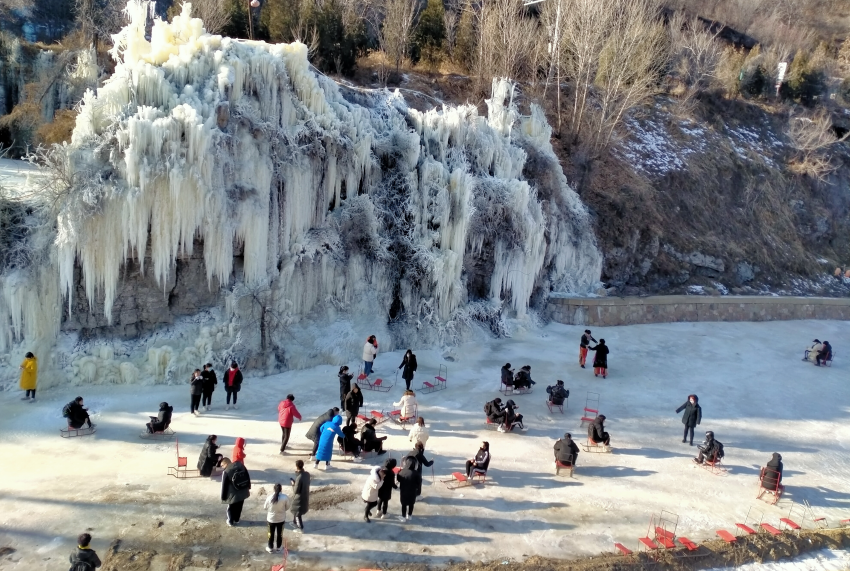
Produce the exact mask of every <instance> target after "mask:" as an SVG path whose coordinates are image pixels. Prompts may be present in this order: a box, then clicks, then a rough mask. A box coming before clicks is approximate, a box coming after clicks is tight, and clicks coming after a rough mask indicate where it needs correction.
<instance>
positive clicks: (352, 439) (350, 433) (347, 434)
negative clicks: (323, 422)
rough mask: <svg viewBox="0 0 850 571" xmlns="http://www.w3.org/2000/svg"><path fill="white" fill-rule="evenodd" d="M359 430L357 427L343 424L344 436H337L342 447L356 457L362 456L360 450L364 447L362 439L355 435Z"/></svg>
mask: <svg viewBox="0 0 850 571" xmlns="http://www.w3.org/2000/svg"><path fill="white" fill-rule="evenodd" d="M356 432H357V429H356V428H355V427H353V426H343V427H342V434H343V437H342V438H340V437H339V436H337V437H336V441H337V442H338V443H339V445H340V446H342V449H343V450H344V451H345V452H349V453H351V454H353V455H354V458H355V459H359V458H360V450H361V449H362V447H363V444H362V443H361V442H360V440H359V439H358V438H357V437H356V436H355V435H354V434H355V433H356Z"/></svg>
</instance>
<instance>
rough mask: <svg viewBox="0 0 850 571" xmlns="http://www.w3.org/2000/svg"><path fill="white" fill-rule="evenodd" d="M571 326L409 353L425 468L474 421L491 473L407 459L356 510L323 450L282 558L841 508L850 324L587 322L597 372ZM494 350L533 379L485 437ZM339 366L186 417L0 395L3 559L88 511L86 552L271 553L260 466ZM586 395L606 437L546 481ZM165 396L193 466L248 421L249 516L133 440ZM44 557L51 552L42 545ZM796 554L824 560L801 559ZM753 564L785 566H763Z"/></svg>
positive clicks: (382, 368) (516, 541)
mask: <svg viewBox="0 0 850 571" xmlns="http://www.w3.org/2000/svg"><path fill="white" fill-rule="evenodd" d="M583 329H584V327H583V326H565V325H558V324H552V325H549V326H547V327H545V328H542V329H537V328H525V329H515V330H513V331H512V337H511V338H510V339H498V340H490V341H487V342H476V343H468V344H464V345H461V346H460V347H459V348H458V350H457V351H456V352H455V357H454V358H455V361H454V362H448V363H446V362H445V361H444V360H443V359H442V358H441V355H440V354H439V353H438V352H436V351H433V350H422V351H419V350H417V351H416V352H417V357H418V361H419V370H418V372H417V374H416V378H415V379H414V382H413V386H414V387H416V388H418V387H419V386H420V385H421V384H422V381H424V380H430V379H431V378H433V376H434V375H436V374H437V369H438V366H439V365H440V364H446V365H448V383H447V384H448V388H447V389H446V390H445V391H441V392H437V393H432V394H418V395H417V399H418V402H419V410H420V414H421V415H422V416H423V417H424V418H425V419H426V423H427V424H428V427H429V431H430V434H431V437H430V439H429V441H428V450H427V452H426V455H427V457H428V458H431V457H432V456H433V457H434V458H435V459H436V461H435V465H434V474H435V476H436V478H437V480H439V478H440V477H446V476H447V475H448V474H450V473H451V472H453V471H457V470H460V469H462V468H463V462H464V460H465V459H466V458H469V457H470V456H471V455H472V454H473V453H474V452H475V450H476V449H477V447H478V445H479V443H480V441H481V440H482V439H486V440H488V441H489V442H490V444H491V450H492V454H493V460H492V463H491V471H490V474H489V478H488V479H489V480H490V481H491V482H492V484H490V485H487V486H484V487H478V488H469V489H465V490H457V491H454V492H452V491H449V490H446V489H445V488H444V487H443V486H442V485H440V484H439V482H438V483H437V485H434V484H433V483H432V481H431V472H430V470H427V469H426V472H425V475H426V484H425V486H424V490H423V498H422V499H421V500H420V501H419V502H417V504H416V513H415V515H414V519H413V520H412V522H411V523H409V524H400V523H398V522H397V521H396V520H394V519H393V520H390V521H378V520H376V521H374V522H373V523H372V524H368V525H367V524H365V523H364V522H363V521H362V509H363V504H362V502H361V501H360V499H359V497H357V495H359V491H360V489H361V488H362V484H363V480H364V479H365V477H366V474H367V473H368V471H369V467H370V466H371V465H372V464H374V463H375V461H374V460H370V461H365V462H363V463H362V464H350V463H344V462H339V461H337V460H335V461H334V463H333V465H334V469H333V470H332V471H330V472H327V473H326V472H324V471H323V470H313V469H312V468H308V470H309V471H311V472H312V474H313V477H314V487H319V486H324V485H328V484H334V485H340V486H343V487H345V489H347V490H350V491H351V492H352V494H355V496H353V497H354V499H352V500H351V501H347V502H345V503H342V504H340V505H338V506H336V507H334V508H333V509H329V510H321V511H311V512H310V513H309V514H308V516H307V517H305V518H304V520H305V527H306V528H307V532H306V533H305V535H303V536H300V537H296V536H293V535H292V534H291V531H286V532H285V535H286V536H287V539H288V541H289V542H290V544H289V545H290V549H291V550H292V554H293V556H294V557H297V558H298V559H299V560H300V561H302V562H303V563H304V564H305V565H310V566H311V568H314V567H315V568H322V569H330V568H335V567H345V568H360V567H370V568H371V566H372V565H374V563H375V562H387V563H391V564H392V563H401V562H405V563H427V564H433V565H438V564H442V563H446V562H447V561H448V560H449V559H455V560H460V559H465V560H481V559H486V560H499V561H501V560H504V559H523V558H524V557H525V556H533V555H541V556H548V557H569V558H572V557H581V556H586V555H595V554H597V553H600V552H606V553H610V552H613V543H614V542H615V541H617V542H621V543H623V544H625V545H626V546H628V547H631V548H636V547H637V538H638V537H641V536H643V534H645V533H646V526H647V523H648V521H649V517H650V514H652V513H657V512H658V511H659V510H661V509H666V510H669V511H672V512H674V513H677V514H678V515H679V516H680V520H679V521H680V523H679V528H678V533H680V534H681V535H684V536H686V537H689V538H690V539H692V540H695V541H700V540H705V539H712V538H714V537H715V530H717V529H727V530H732V529H734V523H735V522H736V521H741V520H742V518H743V517H744V516H745V514H746V512H747V509H748V508H749V507H750V506H754V507H755V508H757V509H759V510H762V511H763V512H764V516H765V521H767V522H770V523H772V524H774V525H778V520H779V518H780V517H785V516H786V515H787V514H788V510H789V506H790V504H789V503H788V502H790V501H791V500H793V501H795V502H798V503H802V501H803V500H807V501H808V502H809V503H810V504H811V505H812V507H813V509H814V511H815V513H816V514H817V515H819V516H824V517H827V518H828V520H829V521H830V522H831V523H832V525H834V524H835V523H836V521H837V520H839V519H843V518H846V517H847V512H848V511H850V492H848V491H849V490H850V453H848V452H850V426H848V424H847V416H848V413H850V408H848V404H847V403H848V402H850V400H849V399H850V385H848V383H847V379H848V377H850V375H848V369H850V366H848V361H847V360H846V359H843V357H842V354H844V353H843V351H842V348H843V345H842V343H841V341H842V340H844V339H848V338H850V322H846V321H789V322H773V323H701V324H692V323H675V324H659V325H638V326H631V327H610V328H596V327H594V328H593V334H594V336H595V337H596V338H597V339H599V338H604V339H605V340H606V343H607V344H608V345H609V346H610V347H611V354H610V356H609V364H610V370H609V372H610V375H609V377H608V379H606V380H599V379H594V377H593V373H592V371H591V370H590V369H586V370H582V369H579V368H578V364H577V362H576V361H577V352H578V341H579V336H580V334H581V331H582V330H583ZM815 337H817V338H819V339H824V338H826V339H828V340H830V341H831V342H833V343H834V345H835V347H836V350H837V353H838V357H837V358H836V361H835V364H834V365H833V367H832V368H817V367H814V366H813V365H811V364H809V363H804V362H802V361H800V359H801V357H802V350H803V348H804V347H805V345H806V344H807V343H808V342H809V340H810V339H814V338H815ZM414 349H415V350H416V348H415V347H414ZM401 357H402V353H401V351H397V352H394V353H385V352H381V353H379V355H378V358H377V361H376V363H375V367H376V371H377V375H378V376H379V377H383V378H384V379H390V380H392V379H393V378H394V375H393V373H394V371H395V368H396V367H397V366H398V364H399V363H400V362H401ZM358 358H359V355H356V356H350V357H349V359H348V364H349V366H352V367H356V364H357V360H358ZM505 362H510V363H512V364H513V365H514V366H515V367H517V366H522V365H524V364H529V365H531V367H532V369H531V372H532V377H533V378H534V379H535V380H536V381H537V385H536V387H535V389H534V392H533V393H531V394H529V395H523V396H515V397H513V398H514V399H515V400H516V401H517V403H518V404H519V407H520V409H519V412H520V413H522V414H523V415H524V416H525V418H526V422H527V425H528V426H529V427H530V430H529V431H528V432H527V433H523V434H499V433H497V432H495V431H488V430H485V428H484V423H483V412H482V407H483V404H484V402H485V401H487V400H490V399H493V398H495V397H496V396H500V395H499V393H498V392H496V389H497V387H498V385H499V377H498V375H499V367H500V366H501V365H502V364H504V363H505ZM336 369H337V368H336V367H334V366H330V365H325V366H320V367H315V368H310V369H306V370H300V371H292V372H287V373H284V374H280V375H275V376H269V377H264V378H257V377H254V376H248V377H247V378H246V380H245V383H244V385H243V389H242V392H241V393H240V398H239V405H240V408H239V410H238V411H235V410H230V411H225V410H224V409H223V403H224V397H223V392H222V391H221V388H219V389H218V391H216V392H215V393H214V395H213V406H214V409H213V410H212V411H210V412H209V413H204V414H202V416H201V417H200V418H195V417H192V416H190V415H189V414H188V411H187V409H188V408H189V387H188V384H187V383H185V382H184V383H183V384H182V385H181V386H164V385H156V386H140V385H130V386H116V385H104V386H81V387H75V388H62V389H54V390H50V391H44V393H43V394H42V392H41V391H40V392H39V401H38V402H36V403H33V404H29V403H25V402H21V401H20V400H18V397H19V396H20V393H19V392H18V391H15V392H13V393H9V392H3V393H0V403H2V407H3V410H4V413H3V414H2V415H0V433H2V434H3V439H2V441H0V457H3V458H7V459H14V466H13V467H10V468H9V469H6V470H2V471H0V488H2V489H3V494H2V497H0V513H3V514H4V515H3V518H4V519H3V527H2V529H0V545H6V546H11V547H13V548H15V549H16V550H17V551H16V553H15V557H19V558H20V562H19V564H18V566H17V567H16V568H20V569H27V570H33V571H41V570H45V571H47V570H48V569H55V568H57V567H58V566H59V563H62V562H64V561H65V558H66V557H67V553H68V552H69V551H70V550H71V548H72V547H73V546H72V543H71V542H72V540H73V537H74V536H75V535H76V534H77V533H78V530H83V529H85V528H87V527H94V528H95V531H94V532H92V533H93V534H94V535H95V547H96V548H97V549H99V550H101V554H103V553H104V552H105V551H106V547H107V546H108V545H109V544H110V542H111V541H112V540H113V539H115V538H121V549H132V548H142V549H153V550H156V551H157V552H159V553H164V554H168V553H177V552H180V553H182V551H183V550H189V549H192V548H203V549H205V550H206V551H204V552H205V553H217V550H221V553H222V565H221V567H222V568H227V569H231V568H234V569H235V568H237V567H238V566H239V565H240V563H241V561H242V559H241V557H242V555H245V556H246V557H247V558H249V559H256V563H254V564H253V565H252V566H256V567H259V568H263V566H265V568H268V566H269V564H270V562H271V561H272V557H271V556H269V555H266V554H265V552H264V551H263V547H264V544H265V526H264V524H263V523H262V522H263V521H264V515H263V513H262V509H261V508H262V497H261V496H260V492H259V490H260V488H265V490H266V492H268V491H269V490H270V489H271V485H272V484H273V483H275V482H284V483H285V482H287V481H288V478H289V477H290V475H292V466H293V463H294V460H295V459H297V458H301V459H306V455H302V456H296V455H295V454H294V453H295V452H297V453H299V454H305V450H306V449H307V446H308V443H307V440H306V439H305V438H304V432H305V431H306V429H307V426H308V424H307V423H308V422H310V421H311V420H312V419H313V418H314V417H315V416H317V415H318V414H320V413H321V412H324V411H326V410H327V409H328V408H329V407H331V406H336V405H338V404H339V400H338V393H339V391H338V382H337V378H336ZM219 373H220V371H219ZM187 379H188V377H187ZM556 379H563V380H564V382H565V385H566V386H567V387H568V388H569V389H570V399H569V405H568V407H567V408H566V410H565V414H564V415H563V416H562V415H560V414H550V413H549V411H548V410H547V408H546V407H545V405H544V397H545V387H546V385H547V384H550V383H553V382H554V381H555V380H556ZM403 386H404V385H403V384H401V385H400V386H399V385H397V386H396V387H395V388H393V390H392V391H390V392H389V393H382V394H375V393H369V392H367V393H365V394H364V398H365V407H364V408H365V409H366V410H372V409H377V410H381V409H386V408H388V407H389V406H390V405H391V403H392V402H395V401H398V399H399V396H400V394H401V392H402V389H403ZM587 391H595V392H599V393H600V395H601V405H600V406H601V412H602V413H603V414H605V415H606V416H607V417H608V423H607V425H608V429H609V431H610V433H611V435H612V443H613V446H614V453H613V454H590V453H582V454H581V455H580V456H579V460H578V468H577V470H576V473H575V477H574V478H572V479H570V478H568V477H565V476H559V477H555V476H554V474H553V466H552V444H553V443H554V441H555V439H556V438H557V437H560V436H561V435H563V433H564V432H565V431H570V432H572V434H573V436H574V437H576V439H577V440H579V441H580V440H581V438H582V435H583V434H585V429H583V428H580V426H579V416H580V414H579V412H580V410H581V408H582V407H583V406H584V399H585V395H586V392H587ZM290 392H291V393H293V394H294V395H295V403H296V405H297V407H298V408H299V410H300V411H301V413H302V414H303V415H304V421H303V422H300V423H297V424H296V425H295V428H294V430H293V436H292V439H293V442H292V444H291V446H292V448H293V455H292V456H284V457H281V456H279V455H278V448H279V438H280V429H279V428H278V425H277V403H278V401H279V400H280V399H281V398H282V397H283V396H284V395H286V394H287V393H290ZM690 393H696V394H698V395H699V397H700V404H701V405H702V407H703V420H702V424H701V425H700V426H699V427H698V428H697V439H699V437H700V436H702V433H703V432H704V431H706V430H713V431H714V432H715V434H716V435H717V438H718V439H719V440H720V441H721V442H723V443H724V445H725V450H726V459H725V462H726V465H727V467H728V468H729V474H728V475H727V476H725V477H721V476H713V475H711V474H709V473H708V472H707V471H705V470H702V469H699V468H696V467H694V465H693V464H692V463H691V457H692V455H693V454H694V448H692V447H690V446H688V445H687V444H682V443H681V439H682V438H681V435H682V423H681V415H680V414H676V413H675V412H674V411H675V409H676V407H678V406H679V405H680V404H682V402H684V400H685V398H686V397H687V395H688V394H690ZM78 394H81V395H82V396H84V397H85V402H86V404H87V405H88V406H89V407H90V408H91V409H92V410H93V411H95V416H94V421H95V422H96V423H98V431H97V434H96V435H94V436H93V437H90V438H86V439H75V440H63V439H61V438H59V436H58V434H57V431H58V428H59V427H60V426H61V425H62V418H61V408H62V405H64V404H65V403H66V402H68V401H70V400H71V399H72V398H74V397H75V396H77V395H78ZM503 398H504V397H503ZM162 400H166V401H168V402H170V403H172V404H174V406H175V415H174V422H173V427H174V429H175V430H176V431H177V433H178V437H179V440H180V452H181V455H186V456H188V458H189V464H190V466H194V464H195V462H196V460H197V456H198V453H199V451H200V446H201V444H202V442H203V440H204V438H205V436H206V435H207V434H210V433H214V434H218V435H219V438H220V439H221V444H222V445H223V446H224V451H225V452H227V453H229V452H230V449H231V447H232V445H233V442H234V439H235V438H236V437H239V436H241V437H244V438H246V439H247V442H248V447H247V454H248V458H247V466H248V468H249V469H250V470H251V473H252V476H253V479H254V481H255V484H254V485H255V488H254V493H253V494H252V497H251V498H250V499H249V500H248V502H247V503H246V507H245V516H244V518H243V519H244V520H245V521H246V522H249V523H250V525H246V526H244V527H242V528H236V529H232V530H231V529H229V528H227V527H225V524H224V509H223V506H221V504H220V503H219V500H218V495H219V485H218V483H217V482H210V481H207V480H187V481H177V480H174V479H172V478H170V477H168V476H166V475H165V474H166V468H167V466H170V465H173V464H174V461H175V450H174V444H173V442H172V443H156V442H149V441H143V440H140V439H139V438H138V432H139V431H140V430H141V427H142V425H143V423H144V422H146V420H147V419H146V415H148V414H153V413H154V412H155V410H156V407H157V405H158V403H159V402H160V401H162ZM381 432H383V433H385V434H388V435H389V439H388V441H387V448H388V449H389V450H390V451H391V452H392V453H393V454H394V455H395V457H396V458H398V456H399V453H404V452H406V451H407V450H408V449H409V447H410V443H409V442H408V440H407V431H402V430H400V429H398V428H392V427H382V428H381ZM773 452H780V453H781V454H782V456H783V461H784V463H785V484H786V486H787V490H786V491H787V494H786V496H784V497H783V501H782V503H781V504H779V505H777V506H769V505H767V504H765V503H763V502H761V501H759V500H756V499H755V494H756V481H757V476H758V473H759V468H760V467H761V466H763V465H764V464H765V463H766V462H767V461H768V460H769V459H770V457H771V453H773ZM57 481H58V482H59V483H57ZM399 509H400V508H399V504H398V496H397V494H396V495H395V496H394V498H393V500H392V501H391V503H390V510H391V513H392V514H393V515H396V514H397V513H398V512H399ZM159 522H162V525H161V526H160V524H159ZM201 526H203V527H204V529H208V530H209V531H210V533H209V535H207V536H205V537H207V538H208V539H207V540H204V539H201V538H197V537H196V536H193V535H192V533H194V530H195V528H196V527H201ZM806 527H811V525H810V524H807V525H806ZM56 537H62V538H63V541H64V543H63V544H62V546H61V548H56V549H54V550H51V551H49V552H48V553H45V554H38V553H37V550H38V549H40V548H43V547H45V546H47V548H48V549H49V548H50V547H49V546H51V545H52V544H51V542H52V541H53V540H54V538H56ZM48 556H49V557H50V558H51V559H50V560H44V559H42V558H43V557H48ZM842 557H845V558H846V554H845V555H842ZM844 561H846V559H844ZM355 565H358V567H355ZM794 565H801V564H798V563H795V564H794ZM845 566H846V563H845ZM806 568H807V569H812V570H820V569H823V570H824V571H833V570H834V569H835V567H834V566H828V565H823V566H817V565H816V564H815V563H814V562H812V563H811V566H807V567H806ZM758 571H762V570H758ZM764 571H768V569H765V570H764ZM769 571H792V568H791V567H789V566H788V565H782V566H776V565H775V564H771V565H770V567H769Z"/></svg>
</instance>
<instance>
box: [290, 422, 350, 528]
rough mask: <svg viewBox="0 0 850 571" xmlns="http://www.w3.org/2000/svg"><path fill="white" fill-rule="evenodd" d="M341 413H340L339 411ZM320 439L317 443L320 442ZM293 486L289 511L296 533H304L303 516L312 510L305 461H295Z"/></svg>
mask: <svg viewBox="0 0 850 571" xmlns="http://www.w3.org/2000/svg"><path fill="white" fill-rule="evenodd" d="M337 412H339V411H337ZM318 440H319V439H318V438H317V439H316V441H317V442H318ZM289 482H290V483H291V484H292V500H291V502H290V504H289V511H290V513H292V525H293V526H294V527H295V530H294V533H302V532H303V531H304V522H303V521H301V516H303V515H304V514H305V513H307V512H308V511H309V510H310V472H306V471H305V470H304V460H296V461H295V478H290V479H289Z"/></svg>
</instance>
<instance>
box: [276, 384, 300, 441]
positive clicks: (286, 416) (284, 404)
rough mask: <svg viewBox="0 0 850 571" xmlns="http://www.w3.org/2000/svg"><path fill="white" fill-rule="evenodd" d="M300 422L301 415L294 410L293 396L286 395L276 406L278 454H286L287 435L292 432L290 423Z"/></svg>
mask: <svg viewBox="0 0 850 571" xmlns="http://www.w3.org/2000/svg"><path fill="white" fill-rule="evenodd" d="M296 418H297V419H298V420H301V413H300V412H298V409H297V408H295V396H294V395H286V398H285V399H284V400H282V401H280V404H278V405H277V421H278V422H279V423H280V432H281V436H280V453H281V454H283V453H284V452H286V445H287V444H288V443H289V434H290V433H291V432H292V423H293V422H294V421H295V419H296Z"/></svg>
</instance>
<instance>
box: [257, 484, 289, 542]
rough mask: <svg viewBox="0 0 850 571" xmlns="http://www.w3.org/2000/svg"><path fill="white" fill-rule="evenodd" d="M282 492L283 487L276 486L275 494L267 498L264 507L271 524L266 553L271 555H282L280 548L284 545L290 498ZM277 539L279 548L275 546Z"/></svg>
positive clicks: (267, 519)
mask: <svg viewBox="0 0 850 571" xmlns="http://www.w3.org/2000/svg"><path fill="white" fill-rule="evenodd" d="M282 491H283V486H281V485H280V484H275V485H274V493H273V494H271V495H269V497H267V498H266V503H265V504H264V505H263V509H265V510H266V522H268V524H269V544H268V545H267V546H266V551H268V552H269V553H280V546H281V544H282V543H283V523H284V522H285V521H286V511H287V509H288V508H289V498H287V497H286V494H282V493H281V492H282ZM275 537H277V548H275V546H274V540H275Z"/></svg>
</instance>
